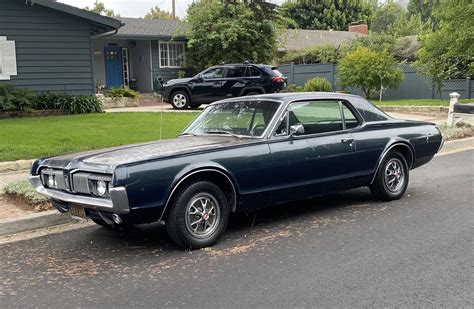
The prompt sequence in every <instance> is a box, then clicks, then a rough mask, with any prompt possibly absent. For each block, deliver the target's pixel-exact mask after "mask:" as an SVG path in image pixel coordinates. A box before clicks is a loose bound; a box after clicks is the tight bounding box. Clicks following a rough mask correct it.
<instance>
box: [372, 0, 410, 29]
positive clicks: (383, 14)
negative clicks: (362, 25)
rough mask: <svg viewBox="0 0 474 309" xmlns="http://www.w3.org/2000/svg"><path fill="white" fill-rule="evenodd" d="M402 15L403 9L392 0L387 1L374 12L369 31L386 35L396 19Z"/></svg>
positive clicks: (403, 13)
mask: <svg viewBox="0 0 474 309" xmlns="http://www.w3.org/2000/svg"><path fill="white" fill-rule="evenodd" d="M404 15H405V10H404V9H403V7H402V6H401V5H400V4H398V3H396V2H394V1H393V0H389V1H387V2H386V3H385V4H383V5H381V6H379V7H378V8H377V9H376V10H375V12H374V15H373V19H372V23H371V27H370V30H372V31H373V32H377V33H387V32H388V30H389V28H390V26H391V25H393V24H394V23H395V21H396V20H397V18H400V16H404Z"/></svg>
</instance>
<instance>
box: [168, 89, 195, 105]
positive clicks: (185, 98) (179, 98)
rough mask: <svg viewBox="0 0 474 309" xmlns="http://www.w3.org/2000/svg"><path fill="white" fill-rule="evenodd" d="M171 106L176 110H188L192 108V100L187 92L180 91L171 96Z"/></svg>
mask: <svg viewBox="0 0 474 309" xmlns="http://www.w3.org/2000/svg"><path fill="white" fill-rule="evenodd" d="M170 102H171V105H172V106H173V108H174V109H178V110H183V109H188V108H189V106H191V100H190V99H189V95H188V94H187V93H186V91H182V90H178V91H175V92H173V93H172V94H171V99H170Z"/></svg>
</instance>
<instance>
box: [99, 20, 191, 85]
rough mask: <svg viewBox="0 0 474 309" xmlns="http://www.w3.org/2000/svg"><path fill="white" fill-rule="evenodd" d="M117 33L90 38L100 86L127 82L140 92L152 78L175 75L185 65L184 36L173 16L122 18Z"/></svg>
mask: <svg viewBox="0 0 474 309" xmlns="http://www.w3.org/2000/svg"><path fill="white" fill-rule="evenodd" d="M118 19H120V20H121V21H122V22H123V23H124V25H123V26H122V27H121V28H120V29H119V30H118V31H117V33H112V34H109V35H108V36H106V37H103V38H97V39H94V40H93V51H94V64H95V65H94V67H95V74H96V83H97V85H99V86H100V87H106V88H111V87H120V86H122V85H123V86H126V87H131V88H134V89H136V90H138V91H140V92H143V93H150V92H152V91H153V82H154V80H155V79H156V78H158V77H159V76H161V77H162V78H163V80H164V81H167V80H169V79H173V78H176V77H177V75H178V71H179V70H184V68H185V66H186V54H185V46H186V40H185V38H184V37H183V36H180V35H179V34H180V31H182V29H181V25H182V24H181V23H180V22H179V21H176V20H157V19H142V18H122V17H119V18H118Z"/></svg>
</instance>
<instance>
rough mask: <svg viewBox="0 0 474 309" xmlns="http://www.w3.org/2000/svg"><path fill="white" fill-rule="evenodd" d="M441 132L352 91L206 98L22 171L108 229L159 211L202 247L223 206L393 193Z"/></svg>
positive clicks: (186, 243)
mask: <svg viewBox="0 0 474 309" xmlns="http://www.w3.org/2000/svg"><path fill="white" fill-rule="evenodd" d="M442 142H443V140H442V136H441V134H440V131H439V130H438V128H437V127H436V126H435V125H434V124H431V123H426V122H417V121H407V120H397V119H392V118H391V117H389V116H387V115H386V114H385V113H383V112H382V111H380V110H379V109H377V108H376V107H374V106H373V105H372V104H371V103H369V102H368V101H366V100H365V99H363V98H361V97H358V96H353V95H344V94H335V93H301V94H273V95H257V96H248V97H242V98H234V99H228V100H223V101H219V102H216V103H214V104H211V105H210V106H208V107H207V108H206V109H205V110H204V111H203V112H202V113H201V114H200V115H199V116H198V117H197V118H196V119H195V120H194V121H193V122H192V123H191V124H190V125H189V126H188V127H187V128H186V129H185V130H184V131H183V133H182V134H181V135H180V136H179V137H178V138H176V139H172V140H164V141H156V142H150V143H145V144H137V145H129V146H122V147H116V148H111V149H104V150H96V151H90V152H85V153H80V154H73V155H66V156H60V157H54V158H48V159H41V160H37V161H36V162H35V163H34V165H33V168H32V176H31V178H30V181H31V183H32V184H33V185H34V187H35V188H36V190H37V191H38V192H40V193H42V194H44V195H46V196H48V197H50V198H51V201H52V204H53V206H54V207H56V208H57V209H58V210H59V211H61V212H70V213H71V215H73V216H75V217H81V218H89V219H91V220H93V221H94V222H96V223H97V224H99V225H103V226H109V227H117V226H120V225H130V224H142V223H150V222H155V221H162V222H163V223H164V224H165V225H166V229H167V231H168V233H169V235H170V237H171V238H172V239H173V241H174V242H176V244H178V245H179V246H182V247H186V248H201V247H206V246H210V245H213V244H214V243H216V242H217V240H218V239H219V238H220V237H221V236H222V234H223V233H224V230H225V229H226V226H227V221H228V218H229V213H231V212H238V211H245V210H253V209H257V208H263V207H267V206H271V205H274V204H278V203H285V202H290V201H295V200H302V199H309V198H312V197H314V196H318V195H321V194H325V193H329V192H335V191H341V190H347V189H352V188H357V187H363V186H369V187H370V190H371V192H372V193H373V195H374V196H375V198H377V199H381V200H386V201H389V200H394V199H399V198H401V197H402V196H403V194H404V193H405V190H406V189H407V186H408V179H409V171H410V170H411V169H414V168H416V167H419V166H420V165H423V164H426V163H427V162H429V161H430V160H431V159H432V158H433V156H434V155H435V154H436V153H437V152H438V151H439V149H440V148H441V145H442Z"/></svg>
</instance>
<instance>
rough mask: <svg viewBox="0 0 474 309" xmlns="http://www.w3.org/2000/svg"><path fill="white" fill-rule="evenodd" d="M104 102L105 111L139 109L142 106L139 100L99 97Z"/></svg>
mask: <svg viewBox="0 0 474 309" xmlns="http://www.w3.org/2000/svg"><path fill="white" fill-rule="evenodd" d="M99 99H100V100H101V101H102V106H103V108H104V109H107V108H119V107H137V106H139V105H140V99H139V98H136V99H134V98H107V97H99Z"/></svg>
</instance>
